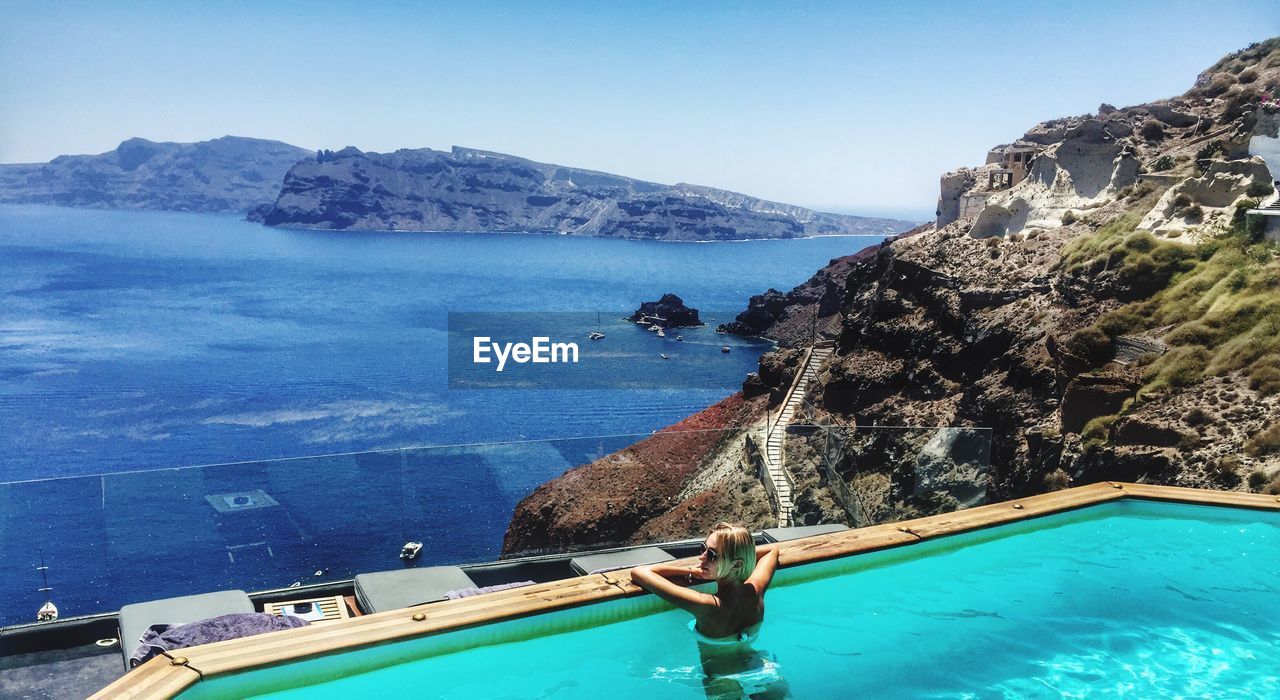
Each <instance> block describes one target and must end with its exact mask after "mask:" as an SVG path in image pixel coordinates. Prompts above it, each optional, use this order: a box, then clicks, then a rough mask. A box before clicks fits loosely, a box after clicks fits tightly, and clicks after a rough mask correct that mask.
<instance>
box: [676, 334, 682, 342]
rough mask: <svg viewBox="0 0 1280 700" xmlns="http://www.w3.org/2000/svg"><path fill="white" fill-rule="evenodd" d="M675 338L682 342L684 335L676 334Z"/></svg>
mask: <svg viewBox="0 0 1280 700" xmlns="http://www.w3.org/2000/svg"><path fill="white" fill-rule="evenodd" d="M676 340H679V341H681V342H683V341H684V336H683V335H677V336H676Z"/></svg>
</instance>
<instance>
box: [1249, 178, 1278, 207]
mask: <svg viewBox="0 0 1280 700" xmlns="http://www.w3.org/2000/svg"><path fill="white" fill-rule="evenodd" d="M1275 191H1276V187H1275V185H1273V184H1271V183H1270V182H1264V181H1262V180H1254V181H1253V182H1251V183H1249V189H1247V190H1245V192H1244V194H1245V196H1246V197H1254V198H1262V197H1270V196H1271V194H1272V193H1273V192H1275ZM1254 206H1255V207H1256V206H1258V205H1257V203H1254Z"/></svg>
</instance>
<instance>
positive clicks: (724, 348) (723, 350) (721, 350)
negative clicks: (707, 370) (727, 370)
mask: <svg viewBox="0 0 1280 700" xmlns="http://www.w3.org/2000/svg"><path fill="white" fill-rule="evenodd" d="M720 352H729V346H728V345H721V346H720Z"/></svg>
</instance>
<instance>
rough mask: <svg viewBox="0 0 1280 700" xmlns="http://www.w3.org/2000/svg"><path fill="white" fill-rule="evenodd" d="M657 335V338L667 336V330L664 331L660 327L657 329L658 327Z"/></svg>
mask: <svg viewBox="0 0 1280 700" xmlns="http://www.w3.org/2000/svg"><path fill="white" fill-rule="evenodd" d="M658 337H659V338H665V337H667V332H666V331H664V330H662V329H661V328H659V329H658Z"/></svg>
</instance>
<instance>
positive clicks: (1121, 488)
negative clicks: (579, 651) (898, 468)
mask: <svg viewBox="0 0 1280 700" xmlns="http://www.w3.org/2000/svg"><path fill="white" fill-rule="evenodd" d="M1128 498H1132V499H1140V500H1150V501H1166V502H1175V503H1189V504H1200V505H1215V506H1229V507H1236V508H1253V509H1261V510H1280V497H1277V496H1268V495H1264V494H1255V493H1238V492H1232V491H1210V490H1205V489H1190V488H1180V487H1175V486H1150V485H1146V484H1130V483H1121V482H1113V481H1104V482H1100V483H1096V484H1090V485H1088V486H1079V487H1076V488H1071V489H1065V490H1062V491H1055V492H1053V493H1046V494H1040V495H1037V496H1029V497H1027V498H1019V499H1016V500H1012V501H1004V502H1001V503H995V504H991V505H986V506H979V507H977V508H970V509H968V510H962V511H956V512H954V513H943V514H940V515H931V516H928V517H924V518H916V519H914V520H904V521H902V522H897V523H890V524H885V525H873V526H871V527H865V528H859V529H856V530H845V531H843V532H837V533H832V534H826V535H817V536H814V537H807V538H804V539H800V540H792V541H790V542H783V543H781V544H780V545H778V547H779V556H780V565H781V567H783V568H789V567H793V566H800V565H803V564H810V563H814V562H819V561H825V560H828V559H835V558H837V557H844V556H849V555H853V554H859V553H862V552H872V551H878V550H883V549H888V548H891V547H900V546H907V545H911V544H914V543H917V542H923V541H925V540H931V539H935V538H938V537H943V536H946V535H954V534H958V533H962V532H969V531H973V530H978V529H981V528H987V527H993V526H996V525H1004V524H1007V523H1012V522H1016V521H1019V520H1026V519H1029V518H1036V517H1040V516H1045V515H1051V514H1054V513H1061V512H1064V511H1069V510H1074V509H1077V508H1083V507H1086V506H1091V505H1096V504H1100V503H1108V502H1112V501H1120V500H1123V499H1128ZM685 561H686V562H691V561H692V560H685ZM643 593H644V591H643V590H642V589H641V588H640V587H639V586H637V585H636V584H634V583H632V581H631V572H630V570H629V569H628V570H622V571H615V572H610V573H604V574H592V575H589V576H582V577H578V578H573V579H565V580H561V581H552V582H550V583H543V584H536V585H532V586H525V587H523V588H516V589H512V590H508V591H500V592H497V593H490V594H487V595H481V596H475V597H470V598H462V599H460V600H450V601H444V602H440V603H432V604H430V605H425V606H418V607H413V608H404V609H401V610H390V611H387V612H382V613H374V614H372V615H365V616H362V617H356V618H352V619H349V620H343V621H341V622H335V623H332V624H327V625H317V626H312V627H302V628H299V629H293V630H285V631H281V632H270V633H267V634H260V635H256V636H253V637H246V638H243V639H233V640H229V641H225V642H216V643H213V644H204V645H201V646H196V647H189V648H187V649H180V650H177V651H174V652H172V653H166V654H163V655H161V656H157V657H155V658H153V659H151V660H150V661H148V662H147V663H145V664H143V665H142V666H140V667H138V668H136V669H134V670H132V671H130V672H129V673H127V674H125V675H124V676H123V677H121V678H120V679H118V680H116V681H115V682H114V683H112V684H111V685H108V686H107V687H106V688H103V689H102V690H100V691H98V692H97V693H96V694H94V695H93V696H92V698H94V699H97V698H137V699H139V700H141V699H148V700H150V699H152V698H172V697H174V696H176V695H178V694H179V693H181V692H183V691H184V690H186V689H188V688H190V687H191V686H192V685H194V684H196V683H197V682H199V681H201V680H203V679H207V678H214V677H218V676H224V675H227V674H231V673H237V672H240V671H247V670H250V669H253V668H259V667H264V666H273V665H278V664H284V663H289V662H294V661H301V660H304V659H309V658H314V657H317V656H322V655H325V654H331V653H334V652H339V651H352V650H355V649H359V648H365V647H370V646H375V645H381V644H387V643H391V642H398V641H403V640H407V639H413V638H417V637H422V636H427V635H435V634H441V633H444V632H449V631H452V630H458V629H465V628H469V627H475V626H478V625H484V624H488V623H493V622H500V621H504V620H513V619H517V618H522V617H528V616H530V615H537V614H539V613H545V612H551V611H555V610H567V609H569V608H575V607H579V606H583V605H589V604H592V603H598V602H602V601H608V600H617V599H620V598H626V597H630V596H636V595H642V594H643ZM123 642H124V640H121V643H123Z"/></svg>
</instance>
